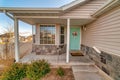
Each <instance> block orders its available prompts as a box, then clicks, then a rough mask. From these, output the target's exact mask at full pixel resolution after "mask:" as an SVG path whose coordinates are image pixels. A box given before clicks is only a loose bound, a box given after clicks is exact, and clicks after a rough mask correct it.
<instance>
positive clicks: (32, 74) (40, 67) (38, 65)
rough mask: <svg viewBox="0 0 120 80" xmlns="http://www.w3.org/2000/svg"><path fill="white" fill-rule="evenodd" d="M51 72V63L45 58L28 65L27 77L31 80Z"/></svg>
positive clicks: (36, 79) (37, 79)
mask: <svg viewBox="0 0 120 80" xmlns="http://www.w3.org/2000/svg"><path fill="white" fill-rule="evenodd" d="M49 72H50V65H49V64H48V63H47V62H46V61H45V60H39V61H33V62H32V63H31V64H30V65H29V66H28V67H27V71H26V74H27V77H28V78H30V79H31V80H39V79H41V78H42V77H43V76H45V75H46V74H47V73H49Z"/></svg>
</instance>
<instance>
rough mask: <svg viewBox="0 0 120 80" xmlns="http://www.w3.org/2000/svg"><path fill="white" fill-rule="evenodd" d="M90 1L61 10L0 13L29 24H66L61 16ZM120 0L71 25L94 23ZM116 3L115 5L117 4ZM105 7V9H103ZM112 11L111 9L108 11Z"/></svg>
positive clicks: (113, 0) (80, 0)
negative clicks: (96, 18) (98, 16)
mask: <svg viewBox="0 0 120 80" xmlns="http://www.w3.org/2000/svg"><path fill="white" fill-rule="evenodd" d="M88 1H91V0H75V1H73V2H71V3H70V4H67V5H64V6H62V7H59V8H12V7H11V8H5V7H3V8H0V12H4V13H6V14H8V15H10V16H11V17H12V18H13V17H14V18H18V19H20V20H22V21H24V22H26V23H29V24H32V25H34V24H36V23H41V24H65V25H66V19H65V18H62V17H61V16H62V15H63V14H65V13H66V12H67V11H68V10H71V9H74V8H75V7H77V6H79V5H84V4H85V3H87V2H88ZM118 1H119V0H110V2H108V3H106V4H105V5H103V6H102V7H101V8H100V9H98V10H97V11H96V12H95V13H93V14H91V15H89V17H88V18H84V17H83V18H79V17H78V18H72V19H71V25H84V24H87V23H89V22H91V21H93V20H94V19H95V18H93V17H96V16H97V15H101V14H102V13H103V12H105V11H106V9H108V8H110V7H107V6H108V5H110V3H115V2H116V3H117V2H118ZM116 3H115V4H116ZM112 5H113V4H112ZM110 6H111V5H110ZM104 7H105V9H103V8H104ZM108 10H110V9H108Z"/></svg>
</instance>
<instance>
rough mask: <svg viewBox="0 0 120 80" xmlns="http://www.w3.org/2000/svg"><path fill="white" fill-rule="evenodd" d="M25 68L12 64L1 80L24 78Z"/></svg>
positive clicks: (19, 79)
mask: <svg viewBox="0 0 120 80" xmlns="http://www.w3.org/2000/svg"><path fill="white" fill-rule="evenodd" d="M26 66H27V65H25V64H21V63H14V64H13V65H11V66H10V67H9V68H8V69H6V70H5V72H4V73H3V78H2V80H21V79H22V78H24V77H25V76H26Z"/></svg>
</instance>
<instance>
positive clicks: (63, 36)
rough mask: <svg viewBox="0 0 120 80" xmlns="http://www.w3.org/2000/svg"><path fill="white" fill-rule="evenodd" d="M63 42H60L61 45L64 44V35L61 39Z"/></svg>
mask: <svg viewBox="0 0 120 80" xmlns="http://www.w3.org/2000/svg"><path fill="white" fill-rule="evenodd" d="M60 39H61V40H60V43H61V44H64V35H61V38H60Z"/></svg>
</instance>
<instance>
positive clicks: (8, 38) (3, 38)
mask: <svg viewBox="0 0 120 80" xmlns="http://www.w3.org/2000/svg"><path fill="white" fill-rule="evenodd" d="M6 42H14V33H5V34H1V35H0V43H3V44H4V43H6Z"/></svg>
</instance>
